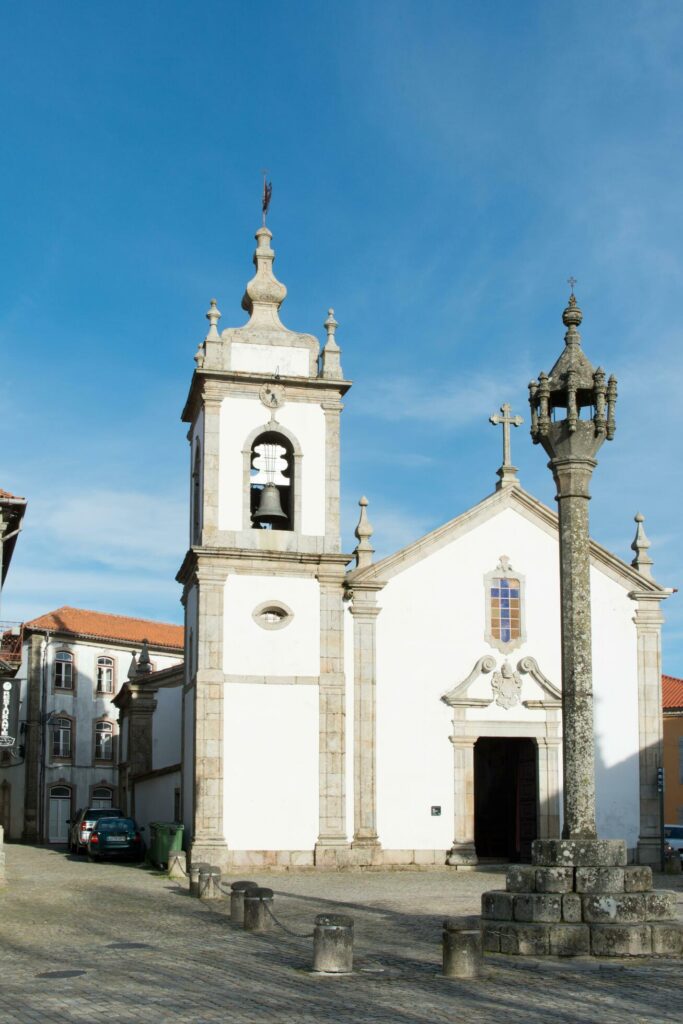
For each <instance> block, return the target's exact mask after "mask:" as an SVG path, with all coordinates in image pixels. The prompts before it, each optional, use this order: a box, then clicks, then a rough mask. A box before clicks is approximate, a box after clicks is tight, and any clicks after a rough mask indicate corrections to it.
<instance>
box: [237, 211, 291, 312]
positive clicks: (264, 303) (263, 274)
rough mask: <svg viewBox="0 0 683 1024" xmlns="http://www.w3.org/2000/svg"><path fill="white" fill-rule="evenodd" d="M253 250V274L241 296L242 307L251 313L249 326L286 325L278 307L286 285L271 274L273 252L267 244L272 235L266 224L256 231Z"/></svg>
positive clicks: (285, 293) (285, 290) (284, 294)
mask: <svg viewBox="0 0 683 1024" xmlns="http://www.w3.org/2000/svg"><path fill="white" fill-rule="evenodd" d="M255 237H256V241H257V243H258V244H257V247H256V251H255V252H254V266H255V267H256V274H255V275H254V277H252V279H251V281H249V283H248V284H247V289H246V291H245V293H244V297H243V298H242V309H245V310H246V311H247V313H249V314H250V316H251V319H250V321H249V326H259V327H271V328H272V327H275V328H278V329H279V330H284V329H285V328H284V327H283V326H282V324H281V323H280V317H279V316H278V310H279V308H280V306H281V305H282V303H283V302H284V300H285V297H286V295H287V289H286V288H285V286H284V285H283V284H282V283H281V282H280V281H278V279H277V278H276V277H275V275H274V274H273V260H274V259H275V253H274V251H273V250H272V249H271V247H270V240H271V238H272V237H273V236H272V234H271V232H270V231H269V230H268V228H267V227H266V226H265V224H264V225H263V226H262V227H260V228H259V229H258V231H257V232H256V235H255Z"/></svg>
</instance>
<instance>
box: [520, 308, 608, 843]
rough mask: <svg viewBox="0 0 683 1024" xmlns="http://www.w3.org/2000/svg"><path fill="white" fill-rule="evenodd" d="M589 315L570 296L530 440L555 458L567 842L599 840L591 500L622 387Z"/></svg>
mask: <svg viewBox="0 0 683 1024" xmlns="http://www.w3.org/2000/svg"><path fill="white" fill-rule="evenodd" d="M582 319H583V314H582V312H581V310H580V309H579V307H578V305H577V302H576V296H575V295H574V292H573V290H572V293H571V295H570V296H569V304H568V306H567V308H566V309H565V311H564V313H563V314H562V320H563V322H564V324H565V326H566V328H567V333H566V334H565V338H564V342H565V348H564V351H563V353H562V355H561V356H560V358H559V359H558V360H557V362H556V363H555V365H554V366H553V368H552V370H551V371H550V375H547V374H545V373H541V374H540V375H539V378H538V380H537V381H532V382H531V384H530V385H529V404H530V406H531V437H532V440H533V442H534V444H540V445H542V446H543V448H544V450H545V451H546V452H547V454H548V455H549V456H550V463H549V467H550V469H551V470H552V473H553V477H554V479H555V484H556V486H557V502H558V506H559V525H560V587H561V609H562V612H561V615H562V620H561V625H562V754H563V759H564V829H563V836H564V837H565V838H567V839H579V838H594V837H595V836H596V835H597V831H596V827H595V765H594V752H593V681H592V664H591V605H590V547H589V532H588V501H589V498H590V494H589V486H590V480H591V476H592V473H593V470H594V469H595V467H596V465H597V462H596V461H595V456H596V454H597V452H598V449H599V448H600V446H601V445H602V443H603V441H604V440H605V439H607V440H608V441H609V440H611V439H612V438H613V437H614V429H615V424H614V406H615V403H616V399H617V382H616V379H615V378H614V377H613V376H612V377H610V379H609V382H608V383H606V382H605V371H604V370H603V369H601V368H600V367H598V369H597V370H596V369H594V368H593V366H592V365H591V363H590V361H589V359H588V357H587V356H586V354H585V353H584V352H583V350H582V348H581V335H580V334H579V330H578V328H579V325H580V323H581V320H582Z"/></svg>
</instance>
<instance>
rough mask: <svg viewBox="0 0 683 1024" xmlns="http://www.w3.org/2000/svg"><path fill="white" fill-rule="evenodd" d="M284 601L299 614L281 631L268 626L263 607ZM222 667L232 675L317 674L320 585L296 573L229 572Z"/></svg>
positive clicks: (318, 666) (225, 597) (226, 590)
mask: <svg viewBox="0 0 683 1024" xmlns="http://www.w3.org/2000/svg"><path fill="white" fill-rule="evenodd" d="M265 601H268V602H272V603H274V604H277V603H284V604H285V605H286V606H287V607H288V608H290V609H291V611H292V612H293V613H294V616H293V618H292V620H291V621H290V622H289V623H288V625H286V626H285V627H284V628H282V629H263V627H261V626H259V625H258V624H257V623H256V622H255V621H254V618H253V616H252V613H253V611H254V609H255V608H256V607H258V605H260V604H262V603H263V602H265ZM223 609H224V610H223V622H224V630H225V633H224V644H223V651H224V654H223V668H224V671H225V672H227V673H229V674H231V675H236V674H245V675H256V676H290V675H292V676H318V675H319V673H320V585H319V583H318V581H317V580H315V579H310V578H300V577H295V576H230V577H229V578H228V580H227V581H226V584H225V595H224V601H223Z"/></svg>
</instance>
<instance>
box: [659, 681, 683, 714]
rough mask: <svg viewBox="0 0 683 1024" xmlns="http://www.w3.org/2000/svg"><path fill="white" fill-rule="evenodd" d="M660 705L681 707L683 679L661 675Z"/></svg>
mask: <svg viewBox="0 0 683 1024" xmlns="http://www.w3.org/2000/svg"><path fill="white" fill-rule="evenodd" d="M662 707H663V708H665V709H666V708H683V679H677V678H676V676H662Z"/></svg>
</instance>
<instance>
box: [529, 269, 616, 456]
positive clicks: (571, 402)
mask: <svg viewBox="0 0 683 1024" xmlns="http://www.w3.org/2000/svg"><path fill="white" fill-rule="evenodd" d="M582 320H583V313H582V312H581V310H580V309H579V306H578V303H577V301H576V296H575V295H574V291H573V284H572V293H571V295H570V296H569V302H568V303H567V306H566V308H565V310H564V312H563V313H562V322H563V323H564V325H565V327H566V328H567V332H566V334H565V336H564V342H565V347H564V350H563V352H562V353H561V355H560V357H559V359H558V360H557V362H556V363H555V365H554V366H553V368H552V370H551V371H550V373H549V374H546V373H540V374H539V376H538V380H532V381H531V383H530V384H529V405H530V408H531V438H532V440H533V442H534V444H540V445H542V446H543V448H544V449H545V451H546V452H547V454H548V455H549V456H550V458H551V459H555V460H558V459H559V460H561V461H562V460H565V461H566V459H568V458H574V459H580V460H583V461H584V462H585V461H586V460H592V459H594V458H595V455H596V453H597V451H598V449H599V448H600V446H601V445H602V443H603V441H605V440H607V441H611V440H612V438H613V437H614V431H615V419H614V409H615V405H616V400H617V382H616V378H615V377H614V376H612V377H610V378H609V380H608V381H607V380H606V374H605V371H604V370H603V369H602V367H600V366H599V367H598V368H597V370H596V369H595V367H594V366H593V365H592V363H591V362H590V360H589V359H588V357H587V355H586V353H585V352H584V351H583V349H582V348H581V335H580V334H579V330H578V328H579V325H580V324H581V321H582Z"/></svg>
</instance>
